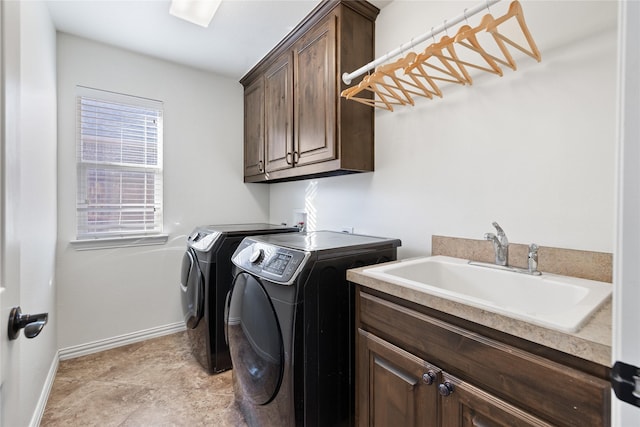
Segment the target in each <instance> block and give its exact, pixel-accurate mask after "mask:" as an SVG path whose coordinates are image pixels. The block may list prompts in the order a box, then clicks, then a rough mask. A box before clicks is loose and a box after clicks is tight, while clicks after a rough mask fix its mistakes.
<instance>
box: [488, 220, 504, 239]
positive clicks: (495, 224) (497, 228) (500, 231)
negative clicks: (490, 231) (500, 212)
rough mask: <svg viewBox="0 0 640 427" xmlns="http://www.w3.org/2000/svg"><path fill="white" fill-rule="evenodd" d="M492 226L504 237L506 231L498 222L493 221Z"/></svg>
mask: <svg viewBox="0 0 640 427" xmlns="http://www.w3.org/2000/svg"><path fill="white" fill-rule="evenodd" d="M491 225H493V226H494V227H495V229H496V231H497V232H498V236H504V235H505V234H504V230H503V229H502V227H500V224H498V223H497V222H495V221H493V222H492V223H491Z"/></svg>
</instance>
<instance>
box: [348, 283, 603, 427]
mask: <svg viewBox="0 0 640 427" xmlns="http://www.w3.org/2000/svg"><path fill="white" fill-rule="evenodd" d="M358 295H359V297H358V312H357V313H358V314H357V325H358V329H357V332H358V333H357V339H356V341H357V353H356V354H357V359H356V378H357V380H356V394H357V397H356V406H357V408H356V418H357V424H358V425H359V426H361V427H364V426H407V427H408V426H428V427H439V426H444V427H461V426H476V427H498V426H504V427H507V426H508V427H518V426H581V427H584V426H590V427H591V426H608V425H609V424H610V415H609V412H610V408H609V402H610V386H609V383H608V381H606V379H605V378H599V377H598V376H597V375H594V374H592V373H589V372H585V371H582V370H580V369H576V368H575V366H566V365H563V364H562V363H559V362H558V361H556V360H553V358H548V357H541V356H539V355H537V354H533V353H531V352H528V351H525V350H523V349H522V348H518V347H515V346H513V345H510V344H506V343H503V342H500V341H497V340H495V339H492V338H489V337H487V336H483V335H482V334H479V333H477V332H475V331H473V330H469V329H466V328H461V327H459V326H457V325H454V324H450V323H448V322H446V321H443V320H442V319H438V318H436V317H432V316H429V315H427V314H424V313H422V312H418V311H414V310H412V309H411V308H408V307H405V306H402V305H399V304H398V303H397V302H398V301H394V302H391V301H387V300H385V299H384V298H381V296H380V295H376V296H374V295H370V294H368V293H366V292H363V291H359V293H358Z"/></svg>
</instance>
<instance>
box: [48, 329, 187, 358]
mask: <svg viewBox="0 0 640 427" xmlns="http://www.w3.org/2000/svg"><path fill="white" fill-rule="evenodd" d="M184 330H185V325H184V322H176V323H171V324H168V325H164V326H158V327H156V328H151V329H145V330H142V331H138V332H132V333H130V334H125V335H120V336H117V337H113V338H107V339H104V340H99V341H93V342H90V343H86V344H80V345H75V346H72V347H67V348H63V349H61V350H59V352H58V356H59V358H60V360H67V359H73V358H76V357H80V356H86V355H87V354H92V353H97V352H99V351H104V350H110V349H112V348H116V347H122V346H123V345H127V344H133V343H136V342H140V341H145V340H148V339H151V338H157V337H161V336H164V335H170V334H174V333H176V332H181V331H184Z"/></svg>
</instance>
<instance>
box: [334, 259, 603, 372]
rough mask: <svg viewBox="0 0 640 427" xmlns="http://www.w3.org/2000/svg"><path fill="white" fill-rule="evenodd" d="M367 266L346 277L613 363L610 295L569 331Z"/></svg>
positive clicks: (373, 287) (349, 273)
mask: <svg viewBox="0 0 640 427" xmlns="http://www.w3.org/2000/svg"><path fill="white" fill-rule="evenodd" d="M394 262H402V261H394ZM367 268H370V267H360V268H356V269H352V270H348V271H347V280H349V281H350V282H353V283H357V284H359V285H362V286H364V287H367V288H370V289H374V290H377V291H380V292H384V293H386V294H389V295H393V296H396V297H398V298H402V299H405V300H408V301H412V302H414V303H417V304H421V305H423V306H425V307H429V308H432V309H435V310H438V311H442V312H445V313H448V314H450V315H453V316H457V317H459V318H462V319H465V320H468V321H471V322H474V323H477V324H480V325H483V326H486V327H489V328H492V329H495V330H498V331H501V332H505V333H507V334H510V335H514V336H517V337H520V338H523V339H526V340H529V341H531V342H535V343H537V344H541V345H544V346H546V347H549V348H552V349H555V350H559V351H562V352H564V353H568V354H571V355H573V356H577V357H580V358H582V359H585V360H588V361H591V362H595V363H598V364H600V365H604V366H607V367H609V366H611V298H609V300H608V302H606V303H605V304H604V305H603V306H602V307H601V308H600V309H599V310H598V311H597V312H596V313H595V314H594V315H593V316H592V317H591V319H589V320H588V321H587V323H586V324H585V325H584V326H583V327H582V328H581V329H580V330H578V331H577V332H574V333H568V332H562V331H558V330H554V329H550V328H546V327H542V326H537V325H532V324H531V323H528V322H525V321H522V320H517V319H513V318H510V317H508V316H505V315H501V314H497V313H493V312H490V311H487V310H483V309H479V308H476V307H472V306H469V305H466V304H464V303H459V302H455V301H451V300H448V299H446V298H440V297H436V296H434V295H432V294H430V293H428V292H426V291H420V290H415V289H411V288H407V287H405V286H402V285H397V284H394V283H390V282H386V281H383V280H380V279H376V278H372V277H369V276H367V275H365V274H363V273H362V271H363V270H365V269H367Z"/></svg>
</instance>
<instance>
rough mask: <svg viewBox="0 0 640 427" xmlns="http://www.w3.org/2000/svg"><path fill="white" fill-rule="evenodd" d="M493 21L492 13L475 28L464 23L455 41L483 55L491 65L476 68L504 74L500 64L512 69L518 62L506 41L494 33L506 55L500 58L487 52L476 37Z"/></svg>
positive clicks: (495, 39) (497, 42)
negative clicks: (507, 46)
mask: <svg viewBox="0 0 640 427" xmlns="http://www.w3.org/2000/svg"><path fill="white" fill-rule="evenodd" d="M493 21H494V19H493V16H491V14H487V15H485V16H484V17H483V18H482V20H481V21H480V25H478V26H477V27H475V28H472V27H471V26H469V25H463V26H462V27H460V29H459V30H458V33H457V34H456V36H455V42H456V43H457V44H458V45H460V46H464V47H465V48H467V49H469V50H471V51H473V52H476V53H477V54H479V55H480V56H481V57H482V59H484V60H485V62H486V63H487V64H488V65H489V66H490V67H491V69H487V68H486V67H482V66H475V68H478V69H481V70H483V71H488V72H490V73H493V74H497V75H499V76H502V70H501V69H500V67H499V66H498V64H501V65H504V66H506V67H509V68H511V69H512V70H515V69H516V63H515V61H514V60H513V57H512V56H511V54H510V53H509V51H508V50H507V48H506V46H505V45H504V42H503V41H502V39H500V38H499V37H496V35H495V34H493V33H492V36H493V38H494V41H495V42H496V44H497V45H498V48H499V49H500V52H501V53H502V55H503V56H504V59H503V58H498V57H497V56H495V55H492V54H490V53H489V52H487V51H486V50H485V49H484V48H483V47H482V45H481V44H480V42H479V41H478V39H477V37H476V34H477V33H479V32H480V31H482V30H486V29H487V26H488V25H489V24H490V23H492V22H493Z"/></svg>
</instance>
